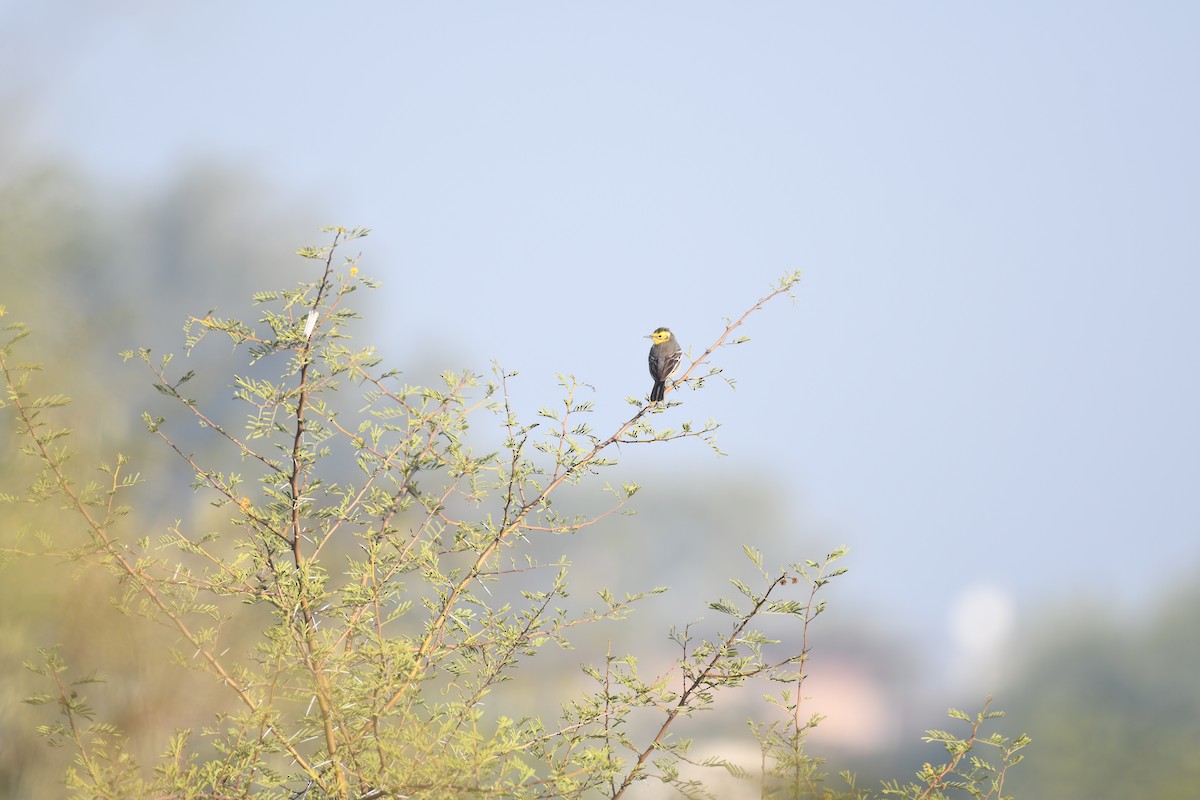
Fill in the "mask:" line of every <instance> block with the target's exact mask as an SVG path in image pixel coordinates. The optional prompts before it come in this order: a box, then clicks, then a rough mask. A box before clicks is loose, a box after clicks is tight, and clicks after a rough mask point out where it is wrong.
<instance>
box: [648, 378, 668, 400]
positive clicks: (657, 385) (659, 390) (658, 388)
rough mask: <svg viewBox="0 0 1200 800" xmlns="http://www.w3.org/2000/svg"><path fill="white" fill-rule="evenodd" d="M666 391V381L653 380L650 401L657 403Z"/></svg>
mask: <svg viewBox="0 0 1200 800" xmlns="http://www.w3.org/2000/svg"><path fill="white" fill-rule="evenodd" d="M666 392H667V382H666V381H655V382H654V388H653V389H651V390H650V402H651V403H657V402H659V401H660V400H662V399H663V395H664V394H666Z"/></svg>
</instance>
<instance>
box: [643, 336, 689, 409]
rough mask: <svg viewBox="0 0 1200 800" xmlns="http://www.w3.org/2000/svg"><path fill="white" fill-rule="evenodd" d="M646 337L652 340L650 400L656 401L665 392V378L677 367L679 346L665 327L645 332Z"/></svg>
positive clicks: (660, 398) (677, 341)
mask: <svg viewBox="0 0 1200 800" xmlns="http://www.w3.org/2000/svg"><path fill="white" fill-rule="evenodd" d="M646 338H647V339H649V340H651V341H652V342H654V344H652V345H650V377H652V378H654V388H653V389H651V390H650V402H651V403H657V402H659V401H660V400H662V399H663V395H664V394H666V392H667V379H668V378H670V377H671V373H672V372H674V371H675V370H676V369H677V368H678V367H679V356H680V353H681V348H680V347H679V340H678V339H676V338H675V334H673V333H671V331H670V330H668V329H667V328H659V329H658V330H656V331H655V332H654V333H650V334H647V335H646Z"/></svg>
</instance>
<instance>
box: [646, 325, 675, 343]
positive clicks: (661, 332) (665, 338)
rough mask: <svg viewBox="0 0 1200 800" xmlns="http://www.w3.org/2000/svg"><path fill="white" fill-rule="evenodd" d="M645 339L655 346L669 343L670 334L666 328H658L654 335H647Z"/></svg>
mask: <svg viewBox="0 0 1200 800" xmlns="http://www.w3.org/2000/svg"><path fill="white" fill-rule="evenodd" d="M646 338H647V339H650V340H651V341H653V342H654V343H655V344H663V343H664V342H669V341H671V332H670V331H669V330H667V329H666V328H659V329H658V330H656V331H655V332H654V333H650V334H647V335H646Z"/></svg>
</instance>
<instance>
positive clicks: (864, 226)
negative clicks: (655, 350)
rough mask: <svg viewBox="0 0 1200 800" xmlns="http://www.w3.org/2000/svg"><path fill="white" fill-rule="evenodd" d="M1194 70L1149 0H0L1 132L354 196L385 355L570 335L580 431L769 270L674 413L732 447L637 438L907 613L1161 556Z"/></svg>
mask: <svg viewBox="0 0 1200 800" xmlns="http://www.w3.org/2000/svg"><path fill="white" fill-rule="evenodd" d="M1198 79H1200V5H1197V4H1190V3H1179V2H1162V3H1156V2H1141V3H1106V2H1061V3H1046V2H1005V3H952V2H936V3H934V2H905V3H895V2H878V3H864V2H837V3H833V2H829V3H812V2H755V3H712V2H615V3H614V2H605V3H537V2H531V3H521V4H510V3H506V4H498V3H492V4H461V3H459V4H432V3H340V4H328V3H323V4H302V3H253V4H247V3H240V2H208V3H203V4H164V3H157V2H116V3H96V2H82V3H81V2H59V1H56V0H43V2H39V3H36V4H35V3H17V2H0V101H3V102H4V103H5V105H6V106H7V107H8V108H10V109H11V112H12V113H13V114H14V118H16V119H18V120H19V121H20V124H19V125H18V127H19V128H20V129H21V130H22V136H21V138H20V139H19V140H18V141H17V142H16V143H15V144H11V143H10V145H9V146H11V147H14V148H19V149H20V152H16V153H12V152H10V153H9V154H8V156H9V158H13V157H16V158H19V159H23V158H30V159H32V158H36V157H40V156H46V155H49V156H61V155H65V156H67V157H69V158H71V159H74V160H76V161H77V162H79V163H80V164H82V165H83V166H84V167H85V168H86V169H88V170H89V171H91V172H92V173H94V174H95V175H96V176H97V177H98V178H99V179H101V180H105V181H111V182H112V183H113V184H115V185H117V186H120V187H127V188H130V189H136V188H137V187H139V186H141V185H143V184H146V185H148V184H151V183H153V182H161V181H164V180H166V179H168V178H169V176H171V175H172V174H174V173H175V172H177V171H179V170H181V169H183V168H185V167H186V166H189V165H192V164H195V163H197V162H205V161H207V162H212V163H223V164H229V165H233V166H235V167H240V168H244V169H245V170H246V171H247V173H248V174H252V175H254V176H257V177H259V178H262V179H263V180H265V181H267V182H268V186H269V188H270V189H271V190H273V191H275V192H277V193H278V195H279V197H280V198H281V202H282V201H285V200H286V201H287V202H293V201H296V202H305V203H310V204H311V206H312V207H313V208H314V209H317V210H318V211H320V212H321V213H322V214H326V215H327V216H321V217H314V218H313V222H312V225H313V231H314V233H313V236H312V241H313V242H316V241H319V238H318V236H317V234H316V233H315V230H316V227H317V226H318V225H321V224H327V223H337V224H345V225H365V226H369V227H372V228H373V229H375V233H374V234H373V235H372V236H371V237H370V238H369V239H367V240H365V241H364V243H363V250H364V253H365V256H366V258H365V260H364V263H363V269H364V272H366V273H369V274H373V275H376V276H378V277H380V278H381V279H382V280H383V281H384V282H385V288H384V290H383V294H382V296H381V297H380V298H378V300H379V302H378V304H377V306H376V312H375V313H377V314H382V315H383V318H384V319H387V327H385V328H383V329H381V330H382V331H383V332H382V333H381V334H380V336H381V338H382V339H383V340H384V342H385V343H387V344H388V346H390V348H391V350H390V352H389V355H391V356H392V357H394V358H396V359H398V360H399V361H400V362H401V363H403V362H404V361H405V360H407V359H414V360H415V359H417V358H418V357H421V356H422V355H423V354H425V353H430V352H435V353H450V354H453V355H454V358H455V359H457V361H456V362H455V363H451V364H448V365H447V366H454V367H457V366H463V365H469V366H474V367H476V368H478V369H485V368H486V366H487V364H488V361H489V360H490V359H492V358H496V359H499V360H500V361H501V362H502V363H503V364H504V365H505V366H507V367H509V368H512V369H518V370H520V371H521V373H522V380H521V383H520V384H519V386H518V392H519V393H520V394H521V395H522V396H521V398H520V400H521V402H522V403H524V405H525V407H526V408H528V409H534V408H536V407H537V406H540V405H544V404H546V403H548V402H551V401H552V400H553V398H554V397H555V395H554V391H553V380H554V377H553V376H554V374H555V373H558V372H563V373H574V374H575V375H577V376H578V377H579V378H580V379H582V380H585V381H587V382H588V383H591V384H593V385H594V386H595V387H597V390H596V393H595V397H594V399H595V401H596V403H597V405H598V412H597V415H596V417H597V420H596V425H597V427H598V428H599V429H600V430H604V429H605V428H606V427H607V426H609V425H611V424H612V423H613V422H615V421H616V420H618V419H621V418H623V416H626V415H627V414H628V407H627V406H625V405H624V404H623V402H622V399H623V398H624V397H625V396H627V395H631V394H636V395H638V396H642V395H644V394H645V393H646V392H648V390H649V388H650V384H649V380H648V375H647V374H646V367H645V349H646V347H647V341H646V340H645V339H643V338H641V337H642V336H643V335H644V334H646V333H648V332H649V331H651V330H652V329H654V328H655V327H658V326H659V325H667V326H670V327H671V328H672V329H674V330H675V331H676V333H677V334H678V335H679V337H680V338H681V339H682V340H683V342H684V344H685V345H690V346H694V347H696V348H697V349H698V350H699V349H703V346H705V345H707V343H708V342H710V341H711V340H712V339H713V338H714V337H715V336H716V335H717V334H718V333H719V332H720V329H721V327H722V322H721V320H722V317H724V316H730V315H737V314H739V313H740V312H741V311H742V310H744V309H745V308H746V307H748V306H749V305H750V304H752V303H753V301H754V300H756V299H757V298H758V297H759V296H761V295H762V294H764V293H765V292H766V291H767V289H768V284H769V283H770V281H772V280H773V279H775V278H776V277H777V276H779V275H780V274H782V273H784V272H785V271H788V270H791V269H796V268H802V269H804V271H805V277H804V281H803V283H802V284H801V285H800V287H799V289H798V292H797V297H798V302H797V304H796V305H794V306H793V305H790V304H789V303H787V302H783V303H780V304H778V305H775V306H771V307H768V308H767V309H766V310H765V311H764V312H762V314H761V315H759V316H757V317H755V318H753V320H752V322H751V324H750V326H749V328H748V330H747V332H748V333H749V335H751V337H752V338H753V341H752V342H751V343H750V344H748V345H746V346H745V347H743V348H739V349H736V350H732V351H727V352H726V353H724V354H722V359H723V361H722V362H721V365H722V366H725V367H726V368H727V369H728V373H729V374H730V375H732V376H733V377H735V378H737V380H738V388H737V391H736V392H730V391H728V390H726V389H725V388H723V387H721V386H716V385H714V386H712V388H711V389H709V390H707V391H705V392H704V393H701V394H698V395H697V394H691V393H688V392H684V393H683V394H682V397H683V399H684V400H685V402H686V405H685V406H684V407H683V408H682V409H676V410H674V411H672V412H671V413H672V414H674V415H676V416H678V417H681V418H682V416H683V415H684V414H687V415H690V416H692V417H695V418H699V419H704V418H706V417H710V416H713V417H716V418H717V419H719V420H720V421H721V422H723V423H724V425H725V428H724V430H723V431H722V435H721V439H720V441H721V443H722V445H723V447H724V449H725V450H727V451H728V452H729V454H730V455H729V457H728V458H727V459H724V460H720V461H717V460H715V459H712V458H709V457H708V456H707V455H706V454H705V451H703V450H702V449H701V448H699V447H688V446H686V445H685V446H682V447H678V448H675V449H674V450H670V449H663V450H658V451H655V452H653V453H647V452H645V451H642V452H639V453H638V454H637V455H636V456H635V457H634V459H635V463H636V466H637V468H638V469H640V470H645V471H647V472H649V471H650V470H656V469H657V470H672V471H687V470H693V469H703V470H705V471H707V472H715V474H717V475H718V476H719V475H720V474H721V473H720V470H730V471H742V470H751V471H753V472H754V473H755V474H757V475H760V476H761V477H762V479H763V480H764V481H768V482H770V484H771V485H773V486H775V487H776V488H777V490H778V491H779V492H781V493H784V494H786V495H787V499H786V502H787V507H788V509H789V510H790V511H792V512H793V513H794V514H795V515H796V518H797V520H798V521H797V525H796V531H795V537H796V542H797V544H796V548H795V551H794V552H784V551H782V550H780V551H778V552H775V553H772V554H771V557H772V560H774V561H780V562H782V561H787V560H792V559H798V558H804V557H809V556H817V555H820V552H814V550H817V551H819V550H820V548H822V547H824V546H825V545H826V544H836V543H841V542H844V543H847V544H850V545H851V546H852V548H853V554H852V557H851V559H850V560H849V562H848V566H849V567H850V569H851V574H850V576H848V577H847V579H845V580H846V583H845V584H844V585H845V589H844V590H843V596H844V597H845V598H847V601H848V602H850V603H851V604H852V605H854V606H855V607H858V608H860V609H878V610H879V613H880V614H881V615H883V616H886V615H888V614H898V615H899V616H900V617H902V618H903V620H904V622H903V624H905V625H914V626H919V627H921V628H927V629H937V630H943V629H944V630H945V631H946V633H945V634H944V635H946V636H949V635H950V633H949V631H951V630H954V629H957V630H962V629H964V628H965V629H966V630H971V629H972V626H971V625H970V624H965V623H964V621H963V620H964V614H965V615H966V618H967V619H968V622H969V619H970V615H971V613H973V612H972V609H983V611H979V612H978V613H980V614H983V615H984V616H986V615H987V614H989V613H990V614H993V617H992V623H995V618H994V615H995V614H996V613H1001V614H1002V613H1003V612H1004V609H1005V603H1006V602H1007V600H1006V598H1011V597H1013V596H1016V595H1018V594H1019V595H1023V598H1022V599H1021V600H1020V602H1019V606H1020V608H1021V609H1022V610H1023V611H1024V612H1025V618H1027V619H1028V618H1030V617H1032V616H1033V615H1032V614H1031V613H1030V612H1033V611H1036V610H1037V609H1038V608H1040V607H1042V606H1043V605H1044V604H1047V603H1052V602H1054V603H1056V602H1060V601H1063V600H1069V599H1071V598H1072V597H1073V596H1075V595H1079V594H1082V595H1086V596H1089V597H1092V598H1112V599H1113V600H1115V601H1118V603H1119V604H1120V605H1121V606H1123V607H1125V608H1129V607H1130V605H1131V604H1137V603H1139V602H1140V601H1144V600H1146V599H1148V598H1151V597H1153V591H1152V589H1153V587H1154V586H1155V585H1156V584H1158V583H1159V582H1162V581H1168V582H1169V581H1178V580H1183V579H1188V578H1189V577H1190V576H1192V575H1194V574H1195V571H1196V568H1197V566H1200V544H1198V538H1200V537H1198V536H1197V534H1198V533H1200V530H1198V524H1197V518H1198V512H1200V491H1198V487H1200V414H1198V409H1200V384H1198V376H1197V367H1198V360H1197V347H1196V345H1197V342H1198V341H1200V321H1198V318H1200V314H1197V307H1198V298H1200V145H1198V143H1200V103H1197V100H1196V95H1197V85H1198ZM304 243H306V242H284V243H281V249H280V255H281V258H283V257H287V254H288V253H289V252H290V250H289V248H294V247H295V246H298V245H300V244H304ZM448 278H449V280H448ZM264 288H265V287H264ZM388 317H390V319H388ZM385 349H386V348H385ZM741 534H742V532H731V540H738V541H740V538H739V537H740V536H741ZM814 537H815V540H816V541H819V542H820V545H816V544H814ZM734 547H735V545H732V544H731V552H732V548H734ZM714 557H716V558H726V557H728V554H727V553H724V552H722V553H714ZM964 597H965V598H966V601H965V602H960V601H961V600H963V598H964ZM997 609H999V611H997ZM979 627H981V628H986V626H979ZM975 638H977V637H975ZM967 639H968V640H969V641H967V642H966V643H967V644H971V645H972V646H974V645H977V644H978V642H976V641H975V640H974V639H973V638H972V637H971V636H970V635H967Z"/></svg>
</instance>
